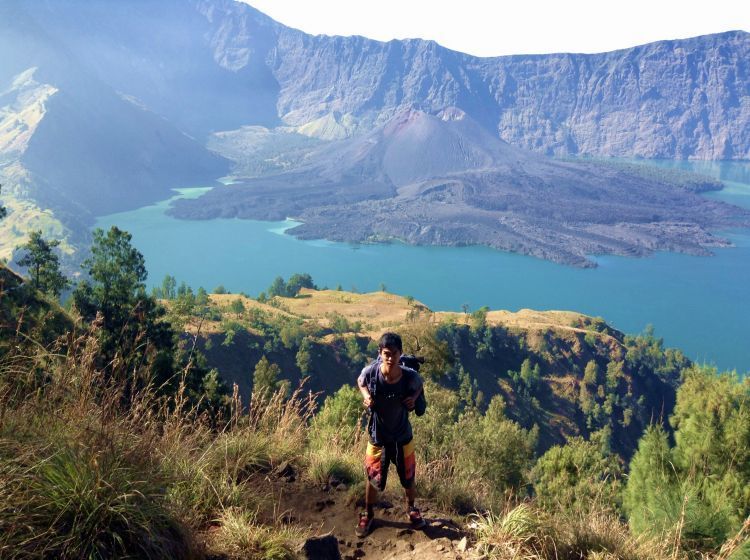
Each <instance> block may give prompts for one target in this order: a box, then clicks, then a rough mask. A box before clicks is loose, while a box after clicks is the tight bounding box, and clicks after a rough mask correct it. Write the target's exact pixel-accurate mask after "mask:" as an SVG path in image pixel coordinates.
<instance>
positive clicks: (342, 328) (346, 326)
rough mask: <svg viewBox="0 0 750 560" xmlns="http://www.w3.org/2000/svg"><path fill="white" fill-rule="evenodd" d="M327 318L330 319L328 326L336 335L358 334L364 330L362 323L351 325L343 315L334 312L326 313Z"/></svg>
mask: <svg viewBox="0 0 750 560" xmlns="http://www.w3.org/2000/svg"><path fill="white" fill-rule="evenodd" d="M326 318H327V319H328V324H329V325H330V327H331V329H332V330H333V332H335V333H338V334H345V333H350V332H351V333H358V332H360V331H361V330H362V323H361V322H360V321H355V322H354V323H351V322H349V320H348V319H347V318H346V317H344V316H343V315H342V314H341V313H336V312H335V311H332V312H330V313H326Z"/></svg>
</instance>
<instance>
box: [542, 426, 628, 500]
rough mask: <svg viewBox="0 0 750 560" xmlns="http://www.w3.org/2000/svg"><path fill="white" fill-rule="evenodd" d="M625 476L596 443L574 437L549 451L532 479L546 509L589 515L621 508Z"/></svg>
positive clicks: (614, 460)
mask: <svg viewBox="0 0 750 560" xmlns="http://www.w3.org/2000/svg"><path fill="white" fill-rule="evenodd" d="M621 475H622V472H621V469H620V466H619V464H618V462H617V459H616V458H615V457H614V456H612V455H611V454H609V453H605V452H603V450H602V449H601V446H600V445H599V444H598V443H597V442H596V441H586V440H584V439H583V438H581V437H574V438H571V439H570V440H568V442H567V443H566V444H565V445H562V446H561V445H556V446H554V447H552V448H550V449H549V450H547V452H546V453H545V454H544V455H542V456H541V457H540V458H539V460H538V461H537V463H536V465H535V466H534V470H533V473H532V478H533V480H534V488H535V490H536V494H537V498H538V500H539V503H540V504H541V505H542V506H545V507H548V508H562V509H564V510H569V511H577V512H588V511H594V510H599V509H601V508H616V507H617V505H618V502H619V494H620V478H621Z"/></svg>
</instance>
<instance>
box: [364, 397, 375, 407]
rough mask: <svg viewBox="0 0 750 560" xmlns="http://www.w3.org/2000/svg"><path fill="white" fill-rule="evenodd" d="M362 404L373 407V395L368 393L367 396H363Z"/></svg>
mask: <svg viewBox="0 0 750 560" xmlns="http://www.w3.org/2000/svg"><path fill="white" fill-rule="evenodd" d="M362 404H363V405H364V407H365V408H372V405H373V401H372V397H371V396H370V395H367V396H366V397H365V396H363V397H362Z"/></svg>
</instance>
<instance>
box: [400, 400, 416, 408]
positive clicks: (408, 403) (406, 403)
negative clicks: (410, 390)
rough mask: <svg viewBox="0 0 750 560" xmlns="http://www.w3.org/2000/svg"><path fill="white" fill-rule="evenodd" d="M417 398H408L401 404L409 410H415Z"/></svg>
mask: <svg viewBox="0 0 750 560" xmlns="http://www.w3.org/2000/svg"><path fill="white" fill-rule="evenodd" d="M416 400H417V399H416V397H406V398H405V399H404V400H402V401H401V402H402V403H403V405H404V406H405V407H406V409H407V410H414V401H416Z"/></svg>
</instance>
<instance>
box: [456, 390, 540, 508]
mask: <svg viewBox="0 0 750 560" xmlns="http://www.w3.org/2000/svg"><path fill="white" fill-rule="evenodd" d="M504 409H505V403H504V402H503V399H502V397H500V396H499V395H496V396H495V397H493V398H492V400H491V401H490V403H489V406H488V408H487V412H486V414H485V415H484V416H480V415H479V414H478V413H477V412H475V411H473V410H469V411H468V412H466V413H464V414H463V415H462V416H461V417H460V418H459V420H458V422H457V423H456V425H455V430H456V433H457V434H460V438H461V439H460V440H459V441H457V442H456V443H457V444H458V445H460V446H461V448H462V452H461V463H460V464H459V465H458V468H459V469H461V470H462V471H464V473H465V474H466V476H470V477H473V476H479V477H481V478H483V479H485V480H487V481H488V482H489V483H490V484H491V488H492V491H493V492H494V493H500V494H502V493H503V492H505V491H519V490H520V489H521V488H522V487H523V486H524V485H525V484H526V482H527V479H528V470H529V468H530V467H531V462H532V458H533V456H534V447H535V445H536V439H537V431H538V430H536V429H532V430H524V429H523V428H521V426H519V425H518V424H517V423H515V422H513V421H512V420H508V419H507V418H506V417H505V410H504ZM456 439H457V440H458V437H457V438H456Z"/></svg>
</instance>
